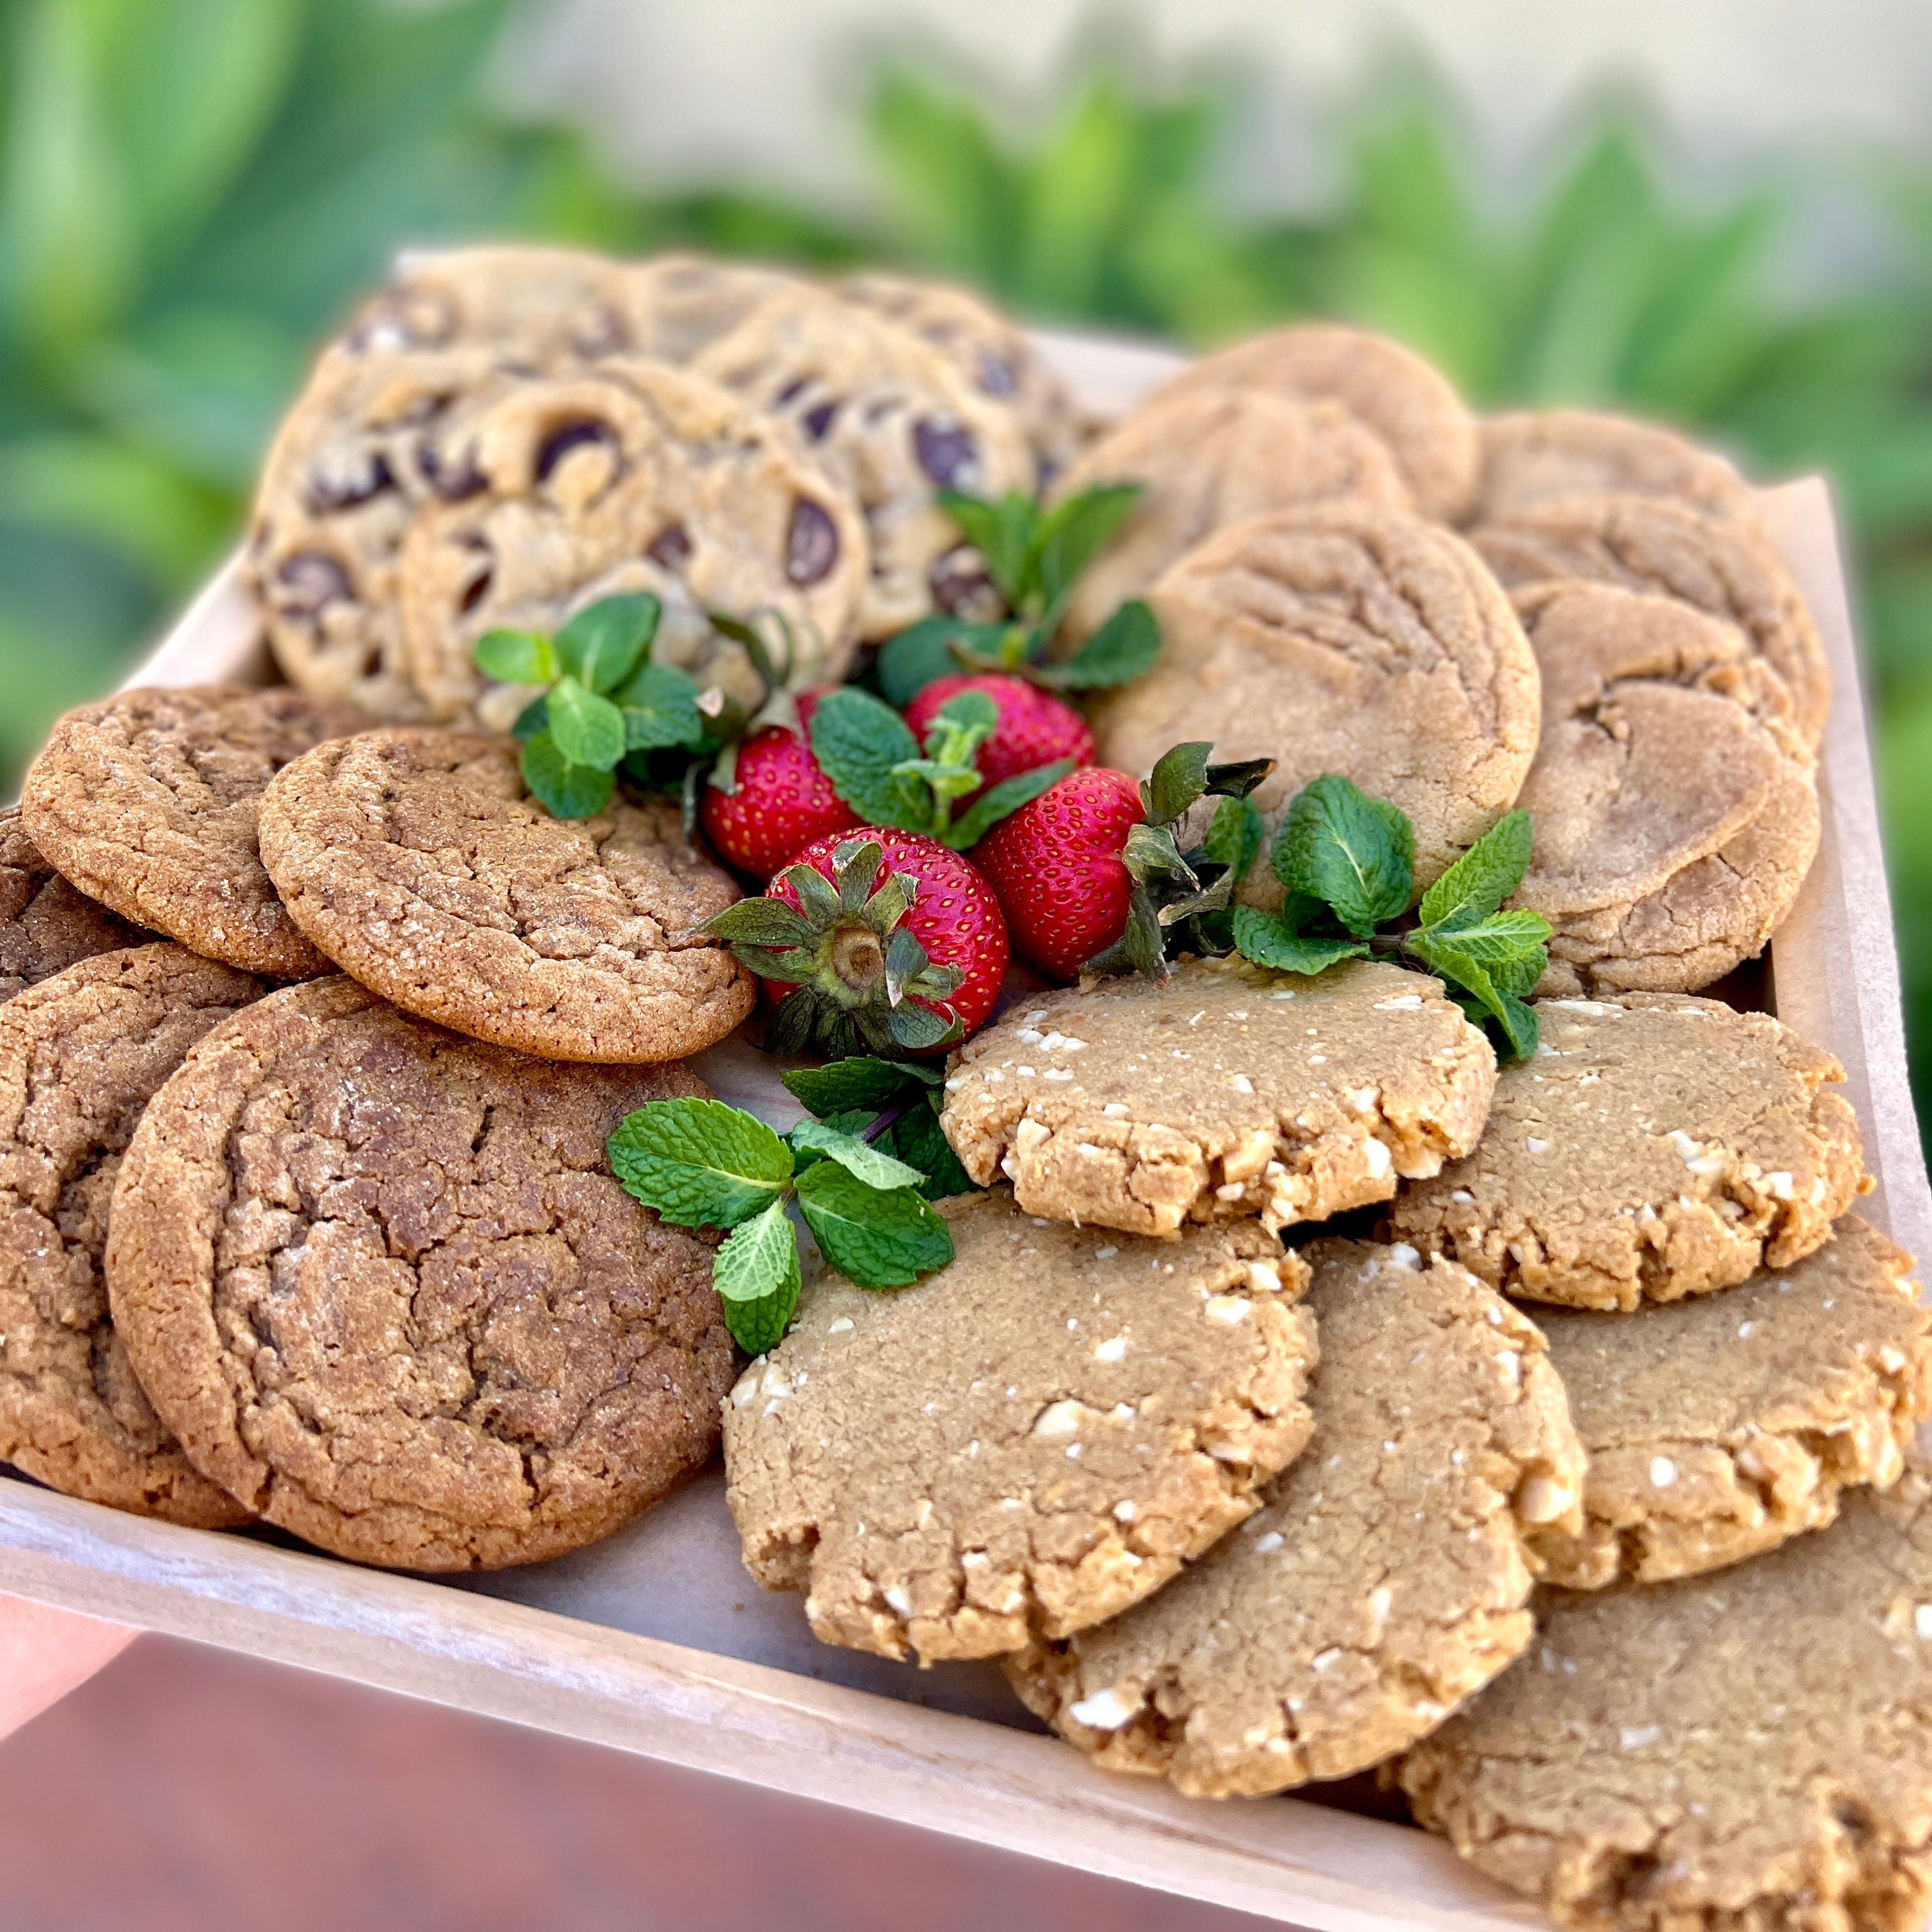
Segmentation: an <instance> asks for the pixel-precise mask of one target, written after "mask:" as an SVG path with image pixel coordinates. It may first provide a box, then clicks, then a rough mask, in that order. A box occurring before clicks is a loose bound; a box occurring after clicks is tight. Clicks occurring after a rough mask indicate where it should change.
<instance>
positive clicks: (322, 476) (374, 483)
mask: <svg viewBox="0 0 1932 1932" xmlns="http://www.w3.org/2000/svg"><path fill="white" fill-rule="evenodd" d="M395 487H396V479H395V475H393V474H392V472H391V470H390V468H389V461H388V459H387V458H386V457H384V455H383V453H382V452H381V451H380V450H376V449H356V448H355V447H354V446H353V445H352V446H350V447H349V448H347V449H334V450H330V451H328V452H325V453H324V455H322V456H321V457H320V458H318V460H317V463H316V466H315V469H314V472H312V473H311V475H310V478H309V485H308V506H309V508H310V509H311V510H312V511H314V513H315V514H317V516H326V515H327V514H329V511H332V510H353V508H355V507H356V505H357V504H358V503H366V502H368V500H369V499H370V498H371V497H372V496H380V495H381V494H382V493H383V491H384V490H393V489H394V488H395Z"/></svg>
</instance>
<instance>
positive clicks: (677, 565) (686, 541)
mask: <svg viewBox="0 0 1932 1932" xmlns="http://www.w3.org/2000/svg"><path fill="white" fill-rule="evenodd" d="M793 541H794V543H796V537H795V536H794V538H793ZM644 554H645V556H647V557H649V559H651V561H652V562H653V563H661V564H662V565H664V568H665V569H667V570H682V568H684V566H685V565H686V564H687V563H688V562H690V561H691V533H690V532H689V531H688V530H687V529H685V526H683V525H682V523H667V524H666V525H665V526H664V528H663V529H661V530H660V531H658V533H657V535H655V536H654V537H653V538H652V539H651V540H650V541H649V543H648V544H646V545H645V547H644Z"/></svg>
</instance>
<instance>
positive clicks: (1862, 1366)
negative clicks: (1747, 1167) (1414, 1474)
mask: <svg viewBox="0 0 1932 1932" xmlns="http://www.w3.org/2000/svg"><path fill="white" fill-rule="evenodd" d="M1911 1277H1912V1257H1911V1256H1909V1255H1908V1254H1907V1253H1906V1252H1905V1251H1904V1250H1903V1249H1902V1248H1899V1247H1894V1246H1893V1244H1891V1242H1890V1241H1887V1240H1886V1239H1885V1237H1884V1236H1883V1235H1881V1234H1880V1233H1879V1232H1878V1230H1877V1229H1876V1228H1873V1226H1870V1223H1867V1222H1865V1221H1863V1220H1860V1219H1859V1217H1858V1216H1857V1215H1855V1214H1848V1215H1846V1217H1845V1218H1844V1219H1843V1220H1841V1222H1839V1223H1838V1226H1837V1227H1836V1229H1835V1230H1834V1231H1833V1238H1832V1240H1831V1241H1828V1242H1827V1243H1826V1244H1825V1246H1824V1247H1821V1248H1819V1249H1817V1250H1815V1251H1814V1253H1811V1254H1810V1255H1808V1256H1806V1258H1805V1259H1804V1260H1802V1261H1801V1262H1797V1263H1796V1264H1794V1265H1793V1266H1792V1267H1790V1268H1787V1269H1784V1270H1783V1271H1780V1272H1777V1273H1773V1272H1772V1271H1769V1270H1766V1271H1763V1272H1761V1273H1760V1274H1755V1275H1754V1276H1752V1277H1751V1280H1749V1281H1748V1282H1746V1283H1745V1284H1744V1286H1742V1287H1741V1288H1736V1289H1731V1290H1730V1291H1729V1292H1727V1293H1726V1294H1724V1295H1702V1296H1700V1297H1698V1298H1697V1299H1695V1300H1694V1301H1679V1302H1674V1303H1673V1304H1671V1305H1670V1307H1664V1308H1649V1309H1646V1310H1643V1312H1642V1313H1640V1315H1638V1316H1635V1317H1631V1316H1622V1315H1587V1314H1581V1313H1566V1312H1562V1311H1559V1310H1538V1313H1537V1318H1536V1319H1537V1325H1538V1327H1539V1328H1541V1329H1542V1331H1543V1334H1544V1340H1545V1341H1547V1343H1549V1345H1550V1361H1552V1362H1553V1364H1555V1365H1556V1373H1558V1374H1559V1376H1562V1379H1563V1388H1564V1391H1565V1394H1567V1395H1568V1397H1569V1398H1570V1414H1571V1418H1572V1419H1573V1420H1574V1421H1575V1423H1576V1424H1577V1434H1578V1436H1580V1437H1581V1438H1582V1439H1583V1448H1584V1451H1585V1453H1586V1454H1587V1455H1588V1456H1589V1476H1588V1478H1587V1479H1586V1481H1585V1483H1584V1485H1583V1512H1584V1524H1583V1530H1582V1532H1581V1533H1580V1534H1579V1535H1565V1534H1562V1533H1561V1532H1544V1533H1542V1534H1540V1535H1538V1537H1537V1538H1535V1539H1534V1542H1535V1549H1536V1550H1537V1553H1538V1555H1539V1556H1541V1559H1543V1562H1544V1568H1545V1570H1546V1573H1547V1575H1548V1577H1549V1578H1550V1581H1552V1582H1553V1583H1563V1584H1567V1585H1569V1586H1571V1587H1572V1588H1573V1589H1598V1588H1600V1587H1601V1586H1603V1585H1604V1584H1607V1583H1614V1582H1615V1581H1616V1579H1617V1578H1618V1577H1619V1576H1620V1575H1621V1576H1626V1577H1634V1579H1635V1580H1637V1581H1638V1582H1639V1583H1661V1582H1662V1581H1663V1580H1664V1579H1666V1578H1667V1577H1688V1576H1694V1575H1696V1574H1697V1573H1699V1572H1700V1571H1705V1570H1714V1569H1717V1568H1720V1567H1721V1566H1722V1565H1724V1564H1727V1563H1735V1562H1737V1561H1738V1560H1739V1559H1740V1558H1741V1557H1746V1556H1757V1555H1758V1554H1760V1553H1761V1552H1763V1551H1764V1550H1769V1549H1771V1548H1772V1547H1774V1546H1775V1545H1776V1544H1780V1543H1782V1542H1784V1541H1785V1540H1786V1539H1787V1538H1790V1537H1793V1536H1796V1535H1798V1534H1799V1532H1801V1531H1804V1530H1808V1529H1818V1528H1820V1526H1822V1525H1823V1524H1826V1523H1829V1522H1830V1521H1831V1520H1832V1518H1833V1517H1835V1516H1836V1515H1837V1514H1838V1499H1839V1497H1840V1496H1841V1493H1843V1491H1844V1490H1847V1489H1852V1488H1856V1487H1859V1486H1861V1485H1862V1484H1879V1486H1881V1487H1885V1486H1888V1485H1889V1484H1892V1483H1894V1482H1896V1481H1897V1480H1898V1478H1899V1477H1900V1475H1901V1474H1902V1473H1903V1470H1904V1468H1905V1452H1906V1451H1907V1450H1909V1448H1910V1447H1911V1445H1912V1432H1913V1430H1914V1428H1915V1426H1916V1425H1917V1424H1918V1423H1920V1422H1921V1421H1924V1419H1925V1416H1926V1415H1927V1411H1928V1410H1932V1313H1928V1311H1927V1310H1924V1309H1922V1308H1921V1307H1919V1306H1918V1303H1917V1302H1916V1301H1915V1300H1914V1299H1913V1295H1914V1293H1915V1284H1914V1283H1913V1282H1912V1279H1911Z"/></svg>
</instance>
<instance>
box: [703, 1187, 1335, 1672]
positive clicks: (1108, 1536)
mask: <svg viewBox="0 0 1932 1932" xmlns="http://www.w3.org/2000/svg"><path fill="white" fill-rule="evenodd" d="M940 1212H941V1214H944V1216H945V1217H946V1219H947V1221H948V1222H949V1223H950V1224H951V1226H952V1230H953V1242H954V1245H955V1247H956V1251H957V1252H956V1258H955V1259H953V1261H952V1262H950V1263H949V1264H948V1265H947V1267H945V1268H943V1269H941V1271H939V1273H938V1274H935V1275H933V1276H932V1277H929V1278H928V1279H927V1280H925V1281H922V1282H921V1283H919V1284H918V1285H917V1286H915V1287H912V1288H907V1289H899V1290H897V1291H895V1292H886V1293H880V1292H876V1291H874V1292H867V1291H865V1290H863V1289H856V1288H853V1286H850V1284H849V1283H847V1282H846V1281H845V1280H844V1278H843V1277H840V1276H838V1275H831V1276H828V1277H826V1278H825V1279H823V1280H821V1281H820V1282H819V1283H817V1284H816V1285H815V1286H813V1287H811V1288H808V1289H807V1290H806V1291H805V1300H804V1305H803V1307H802V1310H801V1312H800V1313H799V1319H798V1323H797V1325H796V1327H795V1328H793V1330H792V1331H791V1333H790V1334H788V1335H787V1337H785V1339H784V1341H783V1342H781V1343H780V1344H779V1345H778V1347H777V1348H776V1349H773V1350H772V1352H771V1354H770V1355H768V1356H766V1357H764V1358H762V1359H761V1360H760V1361H756V1362H754V1363H753V1364H752V1365H751V1367H750V1368H748V1370H745V1373H744V1376H742V1379H740V1380H739V1384H738V1386H737V1387H736V1389H734V1390H733V1391H732V1395H731V1400H730V1403H729V1404H728V1405H727V1407H726V1409H725V1412H724V1463H725V1469H726V1470H727V1474H728V1475H729V1477H730V1492H729V1493H730V1504H731V1513H732V1515H733V1517H734V1518H735V1519H736V1522H737V1525H738V1530H739V1535H740V1536H741V1537H742V1538H743V1540H744V1546H745V1567H746V1568H748V1570H750V1571H751V1574H752V1575H753V1576H754V1577H757V1580H758V1581H759V1582H760V1583H763V1585H764V1586H765V1587H766V1589H774V1590H803V1591H805V1592H808V1595H806V1598H805V1614H806V1616H808V1617H809V1618H810V1619H811V1628H812V1629H813V1631H814V1632H815V1633H816V1634H817V1635H818V1636H819V1637H820V1638H822V1639H823V1640H824V1641H825V1642H826V1643H835V1644H843V1645H845V1646H848V1647H850V1648H851V1649H858V1650H870V1651H876V1652H879V1653H880V1655H883V1656H886V1657H903V1656H904V1655H906V1654H907V1652H908V1650H911V1651H915V1652H917V1653H918V1655H919V1660H920V1661H921V1662H922V1663H927V1664H930V1663H932V1662H935V1661H937V1660H938V1659H940V1658H956V1657H989V1656H992V1655H996V1654H998V1653H999V1652H1005V1651H1012V1650H1017V1649H1019V1648H1020V1646H1022V1645H1023V1644H1024V1643H1026V1642H1027V1641H1028V1637H1029V1635H1030V1634H1033V1633H1036V1632H1037V1633H1043V1634H1046V1635H1047V1636H1049V1637H1061V1636H1065V1635H1067V1634H1068V1633H1070V1632H1071V1631H1077V1630H1082V1629H1084V1628H1086V1627H1087V1626H1088V1625H1090V1624H1093V1623H1097V1622H1100V1620H1101V1619H1103V1618H1106V1617H1111V1616H1116V1615H1118V1613H1120V1612H1121V1611H1122V1610H1125V1609H1127V1607H1128V1606H1129V1605H1130V1604H1136V1603H1138V1602H1139V1601H1140V1600H1141V1599H1142V1598H1143V1597H1145V1596H1146V1595H1148V1593H1149V1592H1151V1591H1153V1590H1156V1589H1159V1588H1160V1586H1162V1585H1163V1584H1164V1583H1166V1582H1167V1581H1168V1580H1169V1578H1170V1577H1172V1576H1173V1575H1174V1574H1175V1572H1176V1571H1178V1570H1179V1569H1180V1568H1181V1565H1183V1564H1184V1563H1185V1562H1188V1561H1189V1560H1190V1559H1193V1558H1194V1557H1196V1556H1199V1555H1201V1553H1202V1552H1203V1551H1204V1550H1206V1549H1207V1548H1208V1546H1209V1545H1210V1544H1212V1543H1213V1542H1214V1541H1215V1539H1216V1538H1218V1537H1219V1536H1220V1535H1222V1533H1223V1532H1224V1531H1226V1530H1228V1529H1232V1527H1233V1526H1234V1525H1235V1524H1236V1523H1239V1522H1241V1520H1242V1519H1243V1518H1244V1517H1247V1516H1248V1515H1249V1514H1250V1513H1251V1512H1252V1511H1253V1509H1254V1508H1255V1507H1256V1490H1257V1488H1258V1487H1259V1485H1260V1484H1262V1482H1263V1481H1265V1479H1266V1478H1268V1477H1269V1476H1271V1475H1273V1474H1274V1472H1276V1471H1277V1470H1278V1469H1280V1468H1282V1467H1283V1466H1284V1465H1285V1464H1286V1463H1288V1462H1289V1460H1291V1459H1292V1457H1295V1455H1296V1454H1298V1452H1299V1451H1300V1450H1301V1446H1302V1445H1303V1444H1304V1442H1307V1439H1308V1431H1309V1416H1308V1409H1307V1405H1306V1403H1304V1400H1303V1392H1304V1386H1305V1385H1306V1383H1307V1379H1308V1373H1309V1371H1310V1368H1311V1367H1313V1364H1314V1361H1315V1353H1316V1349H1315V1325H1314V1323H1313V1321H1312V1320H1310V1318H1309V1316H1308V1315H1307V1313H1305V1311H1304V1310H1301V1309H1299V1308H1298V1307H1295V1306H1294V1305H1293V1304H1295V1301H1296V1300H1297V1299H1298V1296H1299V1295H1300V1293H1301V1288H1302V1286H1303V1284H1304V1283H1305V1282H1306V1281H1307V1276H1308V1271H1307V1268H1305V1267H1304V1265H1302V1263H1301V1261H1300V1260H1299V1259H1298V1258H1297V1257H1295V1256H1292V1255H1289V1254H1288V1253H1285V1252H1284V1251H1283V1249H1282V1247H1281V1244H1280V1243H1279V1242H1278V1241H1275V1240H1274V1238H1272V1237H1271V1236H1268V1235H1264V1234H1263V1233H1262V1232H1261V1230H1260V1229H1259V1228H1257V1227H1256V1226H1254V1225H1253V1223H1247V1224H1245V1225H1244V1226H1237V1227H1233V1228H1226V1229H1220V1228H1217V1229H1190V1230H1189V1231H1188V1232H1187V1233H1186V1234H1185V1235H1183V1236H1181V1238H1180V1239H1179V1240H1178V1241H1172V1242H1169V1241H1160V1242H1154V1241H1131V1240H1129V1241H1113V1240H1109V1239H1108V1238H1105V1237H1104V1236H1103V1235H1098V1234H1095V1233H1092V1232H1080V1231H1078V1230H1076V1229H1072V1228H1069V1227H1067V1226H1064V1225H1060V1224H1056V1223H1052V1222H1044V1221H1036V1220H1033V1219H1032V1218H1031V1217H1030V1216H1028V1215H1027V1214H1023V1213H1022V1212H1021V1211H1020V1210H1019V1208H1016V1206H1015V1205H1014V1203H1013V1197H1012V1196H1011V1195H1010V1194H1008V1193H1007V1192H1006V1191H1005V1190H1004V1189H1001V1190H999V1191H998V1192H996V1193H991V1194H983V1195H977V1196H974V1195H968V1196H962V1197H960V1198H959V1199H955V1200H952V1201H949V1202H944V1203H942V1204H941V1208H940Z"/></svg>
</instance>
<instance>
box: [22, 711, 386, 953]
mask: <svg viewBox="0 0 1932 1932" xmlns="http://www.w3.org/2000/svg"><path fill="white" fill-rule="evenodd" d="M370 723H371V718H369V716H368V713H367V712H364V711H362V710H360V709H358V708H357V707H356V706H354V705H353V704H346V703H341V702H339V701H337V700H332V699H329V698H321V697H310V696H308V695H307V694H305V693H304V692H302V691H289V690H285V689H272V690H266V691H258V690H252V689H249V688H245V687H244V686H242V685H229V684H205V685H191V686H189V687H187V688H185V689H181V690H175V691H122V692H121V694H119V695H118V697H110V698H109V699H107V700H106V701H105V702H104V703H100V704H84V705H83V706H80V709H78V710H75V711H70V712H68V714H67V715H66V716H65V717H64V718H62V719H61V720H60V721H59V722H58V724H55V727H54V728H53V730H52V733H51V734H50V735H49V737H48V739H47V742H46V747H45V748H44V749H43V751H41V753H40V756H39V757H37V758H36V759H34V762H33V763H32V765H31V766H29V767H28V772H27V779H26V787H25V789H24V790H23V793H22V795H21V799H20V811H21V817H22V820H23V823H25V825H26V829H27V831H28V835H30V836H31V838H32V839H33V841H34V844H36V845H37V846H38V847H40V850H42V851H43V852H44V853H46V856H48V857H49V859H52V861H53V862H54V863H55V865H57V866H58V867H59V868H60V870H61V871H62V874H64V875H65V877H66V878H67V879H68V880H69V881H70V883H72V884H74V885H76V886H79V887H80V889H81V890H82V891H83V892H86V893H87V894H88V895H89V897H91V898H96V899H98V900H100V901H101V903H102V904H104V905H106V906H107V907H110V909H111V910H113V911H115V912H117V913H119V914H120V915H121V917H122V918H124V919H131V920H133V921H135V922H136V923H138V924H139V925H141V926H147V927H149V928H151V929H153V930H154V932H164V933H166V935H168V936H169V938H172V939H178V940H179V941H181V944H183V945H184V946H186V947H190V948H191V949H192V950H193V951H195V952H196V953H202V954H203V955H204V956H206V957H207V958H208V959H222V960H226V962H227V963H228V964H229V965H231V966H239V967H240V968H242V969H243V971H246V972H250V973H263V974H267V975H268V976H269V977H270V978H272V979H281V980H296V979H301V978H303V977H305V976H306V975H308V974H311V973H323V972H326V971H328V970H329V962H328V961H327V960H326V959H325V958H324V957H323V956H322V954H320V953H318V952H317V950H316V949H315V948H314V947H313V946H311V944H309V942H308V941H307V940H306V939H305V938H303V937H302V932H301V930H300V929H299V927H298V926H296V923H295V922H294V921H293V919H290V916H289V915H288V913H287V910H285V909H284V907H283V904H282V902H281V899H280V898H278V897H277V896H276V893H275V886H274V885H273V884H272V883H271V881H270V880H269V875H268V874H267V873H266V871H263V869H262V862H261V859H260V854H259V853H258V852H257V846H256V818H257V814H258V813H259V811H260V809H261V804H262V794H263V792H264V791H265V790H266V789H267V787H268V784H269V780H270V779H271V778H273V777H274V776H275V774H276V773H277V772H278V771H280V770H281V769H282V767H283V766H285V765H287V763H289V762H290V760H292V759H295V758H299V757H301V756H302V754H303V753H304V752H305V751H309V750H310V749H311V748H313V747H314V746H315V745H319V744H321V743H323V742H325V741H326V740H327V739H337V738H344V737H347V736H349V735H350V733H353V732H356V731H360V730H364V729H365V728H366V727H368V725H369V724H370Z"/></svg>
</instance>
